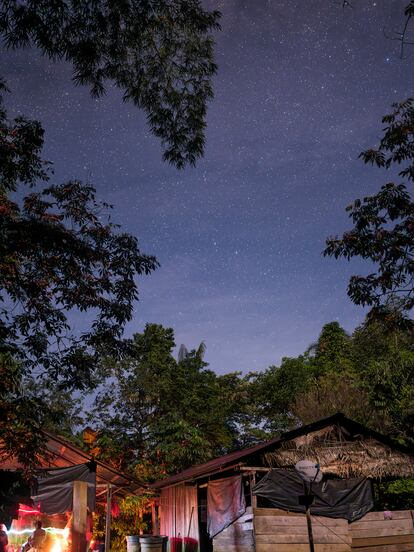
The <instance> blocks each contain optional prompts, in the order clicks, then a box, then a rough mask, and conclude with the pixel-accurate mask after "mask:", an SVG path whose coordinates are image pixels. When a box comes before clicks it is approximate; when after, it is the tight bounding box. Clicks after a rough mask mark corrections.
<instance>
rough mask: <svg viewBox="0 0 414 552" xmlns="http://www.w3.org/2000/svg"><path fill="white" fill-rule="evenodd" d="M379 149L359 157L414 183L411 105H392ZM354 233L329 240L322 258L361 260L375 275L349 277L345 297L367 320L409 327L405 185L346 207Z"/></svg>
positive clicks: (409, 217) (413, 256)
mask: <svg viewBox="0 0 414 552" xmlns="http://www.w3.org/2000/svg"><path fill="white" fill-rule="evenodd" d="M382 121H383V123H384V124H385V125H386V127H385V129H384V135H383V137H382V139H381V141H380V144H379V146H378V148H376V149H369V150H367V151H364V152H362V153H361V156H360V157H361V158H362V160H363V161H364V163H368V164H372V165H374V166H376V167H379V168H384V169H386V170H389V171H393V170H394V171H395V170H397V172H398V174H397V175H396V176H397V177H398V178H401V179H405V180H406V181H407V182H408V183H412V182H414V101H413V100H412V99H408V100H407V101H405V102H402V103H399V104H394V105H393V111H392V113H390V114H389V115H386V116H385V117H384V118H383V120H382ZM347 211H348V212H349V216H350V218H351V219H352V222H353V224H354V227H353V228H352V229H351V230H350V231H348V232H345V233H344V234H343V235H342V236H341V237H333V238H329V239H328V240H327V247H326V249H325V255H329V256H334V257H335V258H338V257H345V258H346V259H348V260H349V259H351V258H353V257H361V258H362V259H365V260H367V261H370V262H371V263H372V264H373V266H374V268H375V271H374V272H371V273H369V274H368V275H366V276H352V278H351V279H350V282H349V287H348V294H349V296H350V298H351V300H352V301H353V302H354V303H356V304H357V305H368V306H370V307H371V309H372V310H371V316H373V317H376V318H378V317H382V318H383V319H385V320H387V321H388V323H391V324H396V323H397V324H401V323H407V324H409V325H411V323H412V322H411V320H410V318H409V313H410V311H411V310H412V308H413V307H414V203H413V201H412V196H411V192H410V190H409V189H408V188H407V185H406V184H405V183H395V182H387V183H386V184H384V185H383V186H381V189H380V191H379V192H378V193H377V194H375V195H373V196H369V197H365V198H364V199H363V200H362V201H361V200H359V199H357V200H356V201H354V203H352V204H351V205H350V206H349V207H347Z"/></svg>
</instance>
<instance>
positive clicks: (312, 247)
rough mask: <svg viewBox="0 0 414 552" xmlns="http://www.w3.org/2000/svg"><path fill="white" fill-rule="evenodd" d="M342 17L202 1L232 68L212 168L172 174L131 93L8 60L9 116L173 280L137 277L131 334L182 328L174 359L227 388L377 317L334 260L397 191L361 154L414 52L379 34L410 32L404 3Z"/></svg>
mask: <svg viewBox="0 0 414 552" xmlns="http://www.w3.org/2000/svg"><path fill="white" fill-rule="evenodd" d="M341 3H342V2H340V1H339V0H332V1H330V0H244V1H242V0H225V1H223V0H222V1H220V2H217V1H214V2H213V1H212V0H208V1H206V2H205V5H206V7H208V8H218V9H220V11H222V14H223V17H222V21H221V24H222V31H221V32H220V33H218V34H217V46H216V60H217V63H218V66H219V71H218V75H217V76H216V78H215V82H214V87H215V99H214V101H213V102H212V103H211V105H210V108H209V113H208V131H207V147H206V153H205V157H204V159H202V160H201V161H199V162H198V164H197V166H196V168H194V169H186V170H185V171H178V170H176V169H174V168H172V167H170V166H168V165H166V164H165V163H163V162H162V160H161V150H160V144H159V143H158V141H157V139H156V138H154V137H153V136H152V135H151V134H150V133H149V131H148V129H147V127H146V123H145V117H144V116H143V114H142V113H140V112H138V111H137V110H136V108H134V107H133V106H132V105H128V104H123V103H122V101H121V94H120V92H119V91H117V90H115V89H109V90H108V94H107V95H106V96H105V97H104V98H101V99H99V100H94V99H91V97H90V94H89V90H88V89H87V88H83V87H74V86H73V84H72V83H71V67H70V66H68V65H67V64H65V63H51V62H50V61H48V60H47V59H46V58H42V57H40V56H39V55H38V53H37V52H36V51H35V50H27V51H24V52H23V51H17V52H6V51H4V50H3V51H2V55H1V59H0V75H3V76H4V77H5V78H6V80H7V81H8V85H9V87H10V88H11V89H12V92H13V93H12V95H10V96H9V98H8V99H7V100H6V103H7V106H8V108H9V113H10V115H12V114H13V115H15V114H16V113H18V112H21V113H23V114H25V115H26V116H28V117H32V118H37V119H39V120H40V121H41V122H42V124H43V125H44V127H45V129H46V147H45V152H44V157H45V158H47V159H49V160H51V161H53V162H54V164H55V166H54V168H55V180H56V182H62V181H65V180H68V179H70V178H80V179H83V180H88V179H89V180H90V182H91V183H93V184H94V185H95V186H96V188H97V190H98V194H99V196H100V198H102V199H104V200H106V201H108V202H110V203H113V204H114V206H115V210H114V214H113V218H114V220H115V221H117V222H120V223H121V224H122V226H123V228H124V229H125V230H126V231H128V232H130V233H133V234H135V235H137V236H138V237H139V240H140V244H141V248H142V250H143V251H145V252H146V253H152V254H155V255H156V256H157V258H158V260H159V261H160V263H161V265H162V266H161V268H160V269H158V271H157V272H156V273H154V274H153V275H152V276H149V277H146V278H144V279H142V280H141V283H140V294H141V298H140V302H139V303H138V304H137V308H136V312H135V318H134V320H133V322H132V323H130V324H129V325H128V328H127V334H128V335H130V334H131V333H133V332H135V331H141V330H142V329H143V327H144V325H145V323H146V322H157V323H162V324H164V325H168V326H172V327H173V328H174V330H175V332H176V342H177V345H179V344H180V343H185V344H186V346H187V348H192V347H196V346H198V344H199V343H200V342H201V341H203V340H204V341H205V343H206V345H207V354H206V360H207V362H209V363H210V367H211V368H213V369H214V370H216V371H217V372H219V373H223V372H226V371H230V370H243V371H249V370H260V369H264V368H266V367H267V366H269V365H271V364H277V363H278V362H279V361H280V359H281V357H283V356H294V355H297V354H299V353H301V352H303V351H304V350H305V348H306V347H307V346H308V345H309V344H310V343H311V342H313V341H315V339H316V338H317V336H318V333H319V332H320V330H321V327H322V325H323V324H324V323H326V322H329V321H332V320H338V321H339V322H340V323H341V324H342V325H343V326H344V327H345V328H346V329H347V330H348V331H352V330H353V329H354V328H355V326H356V325H358V324H359V323H360V322H361V321H362V320H363V317H364V311H363V310H362V309H360V308H357V307H355V306H353V305H352V303H351V302H350V300H349V299H348V297H347V295H346V287H347V281H348V278H349V275H350V274H353V273H355V272H358V271H363V270H364V266H363V265H362V263H360V262H353V263H351V264H349V263H347V262H344V261H341V262H338V261H335V260H332V259H326V258H323V256H322V254H321V252H322V250H323V248H324V241H325V238H326V237H327V236H329V235H332V234H336V233H340V232H342V231H343V230H345V229H346V228H348V227H350V224H349V222H348V220H347V216H346V213H345V206H346V205H347V204H348V203H350V202H351V201H352V200H353V199H355V198H356V197H361V196H364V195H367V194H370V193H374V192H375V191H376V190H377V189H378V188H379V186H380V185H381V184H382V183H383V182H385V180H386V179H387V175H385V174H381V173H380V172H377V171H376V170H373V169H372V168H368V167H365V166H364V165H363V164H362V162H361V161H360V160H358V158H357V157H358V154H359V152H360V151H361V150H362V149H365V148H368V147H370V146H374V145H375V144H376V143H377V142H378V138H379V136H380V134H381V133H380V129H381V122H380V119H381V116H382V115H384V114H385V113H387V112H388V110H389V106H390V104H391V103H392V102H394V101H397V100H402V99H405V98H407V97H408V96H412V95H413V94H414V70H413V59H414V47H412V50H411V51H409V50H407V59H405V60H400V59H399V51H398V43H396V42H393V41H390V40H387V38H385V36H384V32H383V30H384V29H385V30H386V31H389V32H391V31H396V30H400V29H401V28H402V25H403V7H404V6H405V5H406V3H407V0H377V1H370V0H353V1H352V4H353V8H352V9H351V8H348V9H345V10H344V9H342V7H341ZM365 270H366V267H365ZM75 320H76V319H75Z"/></svg>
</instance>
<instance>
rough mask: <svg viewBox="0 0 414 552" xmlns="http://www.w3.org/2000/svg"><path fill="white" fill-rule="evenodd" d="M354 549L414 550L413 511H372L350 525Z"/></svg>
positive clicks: (369, 551) (379, 551) (360, 551)
mask: <svg viewBox="0 0 414 552" xmlns="http://www.w3.org/2000/svg"><path fill="white" fill-rule="evenodd" d="M349 532H350V534H351V536H352V550H353V551H355V552H356V551H358V552H414V523H413V511H410V510H402V511H399V512H392V519H384V512H370V513H369V514H367V515H366V516H364V517H363V518H362V519H360V520H359V521H355V522H354V523H351V524H350V525H349Z"/></svg>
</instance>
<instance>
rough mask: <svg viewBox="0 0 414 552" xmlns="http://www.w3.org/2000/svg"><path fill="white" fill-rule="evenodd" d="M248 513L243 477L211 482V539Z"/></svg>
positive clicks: (237, 476)
mask: <svg viewBox="0 0 414 552" xmlns="http://www.w3.org/2000/svg"><path fill="white" fill-rule="evenodd" d="M245 511H246V501H245V498H244V494H243V485H242V476H241V475H236V476H234V477H226V478H224V479H215V480H214V481H209V483H208V486H207V531H208V534H209V535H210V537H211V538H213V537H214V536H215V535H217V534H218V533H220V532H221V531H223V529H225V528H226V527H228V526H229V525H231V524H232V523H233V522H234V521H236V519H238V518H239V517H240V516H242V515H243V514H244V512H245Z"/></svg>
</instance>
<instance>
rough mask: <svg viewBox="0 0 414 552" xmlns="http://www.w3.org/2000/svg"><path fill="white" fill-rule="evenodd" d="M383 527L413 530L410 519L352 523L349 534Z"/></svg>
mask: <svg viewBox="0 0 414 552" xmlns="http://www.w3.org/2000/svg"><path fill="white" fill-rule="evenodd" d="M383 527H389V528H390V529H394V528H395V529H401V528H403V529H414V526H413V522H412V520H411V519H395V520H394V519H388V520H382V521H376V520H375V521H369V522H364V521H354V523H351V524H350V526H349V528H350V531H351V532H354V531H367V530H375V531H376V530H377V529H382V528H383Z"/></svg>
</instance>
